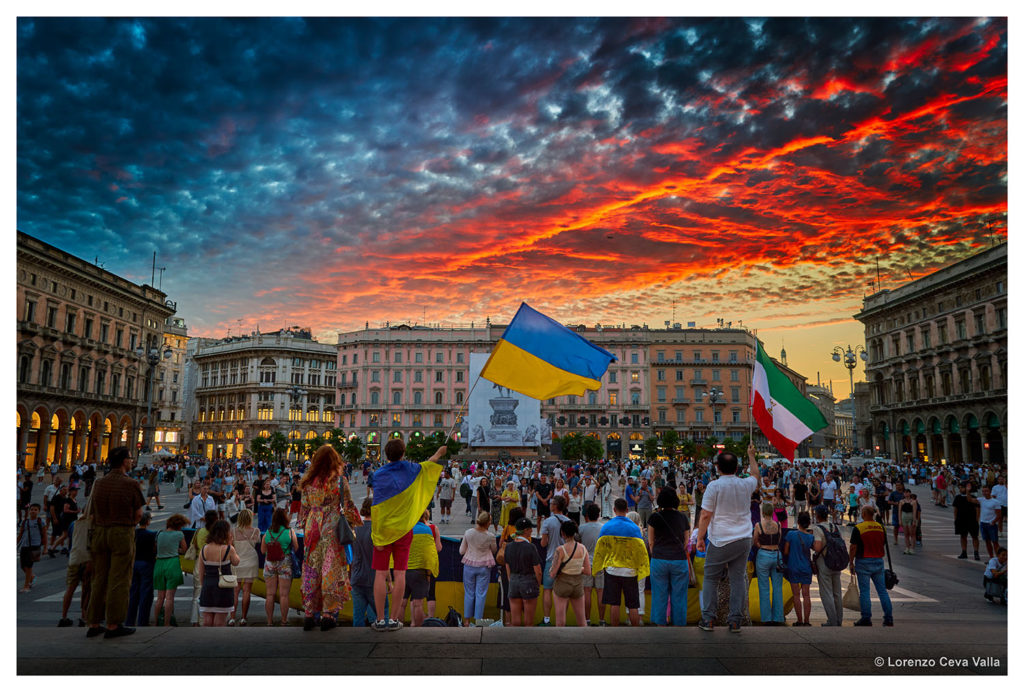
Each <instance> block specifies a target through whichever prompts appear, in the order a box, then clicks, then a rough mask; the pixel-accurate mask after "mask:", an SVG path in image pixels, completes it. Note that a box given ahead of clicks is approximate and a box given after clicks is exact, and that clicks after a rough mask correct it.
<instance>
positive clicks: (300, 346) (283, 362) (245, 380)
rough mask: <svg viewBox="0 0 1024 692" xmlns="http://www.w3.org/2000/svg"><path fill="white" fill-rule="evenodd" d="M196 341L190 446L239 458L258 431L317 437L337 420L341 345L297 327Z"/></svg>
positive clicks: (189, 406)
mask: <svg viewBox="0 0 1024 692" xmlns="http://www.w3.org/2000/svg"><path fill="white" fill-rule="evenodd" d="M193 341H194V344H190V348H189V351H190V352H192V351H193V350H194V352H192V353H191V354H190V357H189V361H190V362H189V363H188V368H187V371H188V372H187V373H186V375H187V377H186V379H187V380H189V381H188V382H187V384H186V389H187V392H186V396H185V398H186V409H185V410H186V411H187V413H188V415H189V417H190V421H189V425H188V426H187V428H186V429H187V434H188V439H186V440H185V444H186V446H187V448H188V449H189V450H190V451H191V452H193V453H198V454H202V455H204V456H206V457H207V458H210V459H214V458H225V457H226V458H238V457H240V456H243V455H244V454H247V453H248V451H249V449H250V445H251V444H252V441H253V439H254V438H256V437H257V436H259V437H269V436H270V434H271V433H273V432H280V433H282V434H284V435H285V436H286V437H288V438H289V439H300V438H301V439H313V438H315V437H317V436H323V435H324V434H325V433H326V432H327V431H328V430H330V429H331V428H333V427H334V408H335V395H336V393H337V390H336V389H335V377H336V373H337V357H338V348H337V346H334V345H333V344H321V343H318V342H317V341H314V340H313V339H312V338H311V336H310V332H309V330H300V329H299V328H297V327H294V328H292V329H282V330H280V331H277V332H272V333H269V334H260V333H253V334H251V335H249V336H244V337H229V338H226V339H219V340H212V339H196V340H193ZM193 346H194V347H195V348H194V349H193V348H192V347H193ZM193 379H194V382H192V381H191V380H193Z"/></svg>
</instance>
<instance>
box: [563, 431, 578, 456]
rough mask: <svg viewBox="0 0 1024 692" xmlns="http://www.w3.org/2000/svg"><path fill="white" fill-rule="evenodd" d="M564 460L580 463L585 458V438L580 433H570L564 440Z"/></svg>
mask: <svg viewBox="0 0 1024 692" xmlns="http://www.w3.org/2000/svg"><path fill="white" fill-rule="evenodd" d="M561 457H562V458H563V459H568V460H570V461H579V460H580V459H582V458H583V436H582V435H580V434H579V433H569V434H568V435H566V436H564V437H563V438H562V454H561Z"/></svg>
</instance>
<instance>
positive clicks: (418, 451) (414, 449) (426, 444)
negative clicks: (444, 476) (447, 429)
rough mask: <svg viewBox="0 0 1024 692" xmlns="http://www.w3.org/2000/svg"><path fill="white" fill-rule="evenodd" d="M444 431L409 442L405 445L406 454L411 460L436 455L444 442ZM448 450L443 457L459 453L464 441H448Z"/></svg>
mask: <svg viewBox="0 0 1024 692" xmlns="http://www.w3.org/2000/svg"><path fill="white" fill-rule="evenodd" d="M444 441H445V439H444V433H443V432H440V431H438V432H435V433H433V434H431V435H428V436H427V437H421V438H420V439H418V440H413V441H411V442H409V444H408V445H406V447H405V456H406V457H408V458H409V460H410V461H426V460H427V459H429V458H430V457H432V456H434V454H435V453H436V452H437V450H438V449H439V448H440V447H441V445H442V444H444ZM447 447H448V450H447V451H446V452H445V455H444V457H442V458H443V459H451V457H452V455H453V454H458V453H459V450H460V449H462V443H460V442H458V441H456V440H449V441H448V445H447Z"/></svg>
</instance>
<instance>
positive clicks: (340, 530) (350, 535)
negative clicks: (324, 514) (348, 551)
mask: <svg viewBox="0 0 1024 692" xmlns="http://www.w3.org/2000/svg"><path fill="white" fill-rule="evenodd" d="M336 533H337V534H338V544H339V545H352V544H353V543H355V540H356V534H355V532H354V531H352V527H351V526H349V524H348V519H346V518H345V513H344V512H342V513H341V514H339V515H338V525H337V527H336Z"/></svg>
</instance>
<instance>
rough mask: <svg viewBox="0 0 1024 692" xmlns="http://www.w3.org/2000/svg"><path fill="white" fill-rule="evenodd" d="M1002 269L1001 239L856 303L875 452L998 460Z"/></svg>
mask: <svg viewBox="0 0 1024 692" xmlns="http://www.w3.org/2000/svg"><path fill="white" fill-rule="evenodd" d="M1006 270H1007V246H1006V244H1005V243H1004V244H1001V245H997V246H995V247H993V248H990V249H988V250H984V251H982V252H979V253H977V254H975V255H973V256H971V257H968V258H967V259H964V260H961V261H960V262H957V263H955V264H952V265H950V266H948V267H945V268H943V269H940V270H939V271H937V272H934V273H932V274H929V275H928V276H925V277H922V278H920V279H917V280H915V281H911V282H909V283H907V284H904V285H903V286H901V287H900V288H898V289H895V290H891V291H890V290H883V291H880V292H878V293H875V294H874V295H871V296H868V297H867V298H865V299H864V306H863V309H862V310H861V311H860V312H859V313H858V314H857V315H855V317H856V318H857V319H858V320H859V321H861V322H862V323H863V324H864V332H865V344H866V345H867V349H868V363H867V379H868V383H869V385H870V388H871V389H870V392H871V400H870V416H871V418H870V429H869V430H867V431H865V433H866V434H868V435H869V436H870V437H869V438H868V439H870V441H871V444H872V445H873V446H874V448H875V450H876V452H877V453H879V454H882V455H886V456H892V457H895V458H900V459H911V458H918V459H922V460H924V459H927V460H928V461H935V462H940V463H960V462H968V463H989V462H991V463H997V464H1000V463H1005V460H1006V452H1005V450H1006V442H1007V419H1006V414H1007V379H1006V377H1007V360H1008V358H1007V355H1008V353H1007V306H1006V304H1007V293H1006ZM859 422H860V421H859V420H858V423H859ZM866 427H867V426H866ZM860 432H861V431H860V430H858V434H860Z"/></svg>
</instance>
